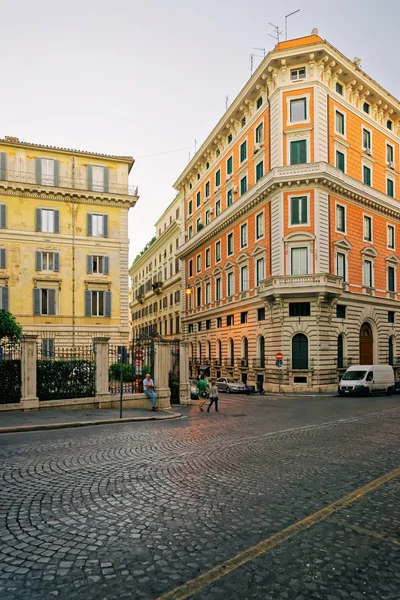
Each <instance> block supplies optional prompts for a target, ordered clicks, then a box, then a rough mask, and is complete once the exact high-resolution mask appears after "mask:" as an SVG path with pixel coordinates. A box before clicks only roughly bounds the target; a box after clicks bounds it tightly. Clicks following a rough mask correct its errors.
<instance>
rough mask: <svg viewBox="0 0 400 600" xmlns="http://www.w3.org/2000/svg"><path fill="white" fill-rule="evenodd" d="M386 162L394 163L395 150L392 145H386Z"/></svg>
mask: <svg viewBox="0 0 400 600" xmlns="http://www.w3.org/2000/svg"><path fill="white" fill-rule="evenodd" d="M386 162H387V163H388V164H390V163H391V164H393V163H394V148H393V146H391V145H390V144H386Z"/></svg>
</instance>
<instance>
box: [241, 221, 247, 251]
mask: <svg viewBox="0 0 400 600" xmlns="http://www.w3.org/2000/svg"><path fill="white" fill-rule="evenodd" d="M246 246H247V223H244V224H243V225H241V226H240V248H246Z"/></svg>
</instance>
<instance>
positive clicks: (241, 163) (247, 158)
mask: <svg viewBox="0 0 400 600" xmlns="http://www.w3.org/2000/svg"><path fill="white" fill-rule="evenodd" d="M244 143H246V158H245V159H244V160H242V159H241V157H240V148H241V147H242V145H243V144H244ZM238 152H239V166H241V165H244V164H245V163H246V162H247V161H248V160H249V140H248V136H247V135H246V136H245V137H244V138H243V139H242V140H241V141H240V144H239V145H238ZM232 162H233V161H232ZM232 167H233V165H232Z"/></svg>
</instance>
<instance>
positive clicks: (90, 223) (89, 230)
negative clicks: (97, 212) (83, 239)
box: [87, 213, 93, 235]
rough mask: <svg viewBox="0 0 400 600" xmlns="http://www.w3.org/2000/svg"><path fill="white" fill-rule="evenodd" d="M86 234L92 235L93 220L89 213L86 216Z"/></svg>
mask: <svg viewBox="0 0 400 600" xmlns="http://www.w3.org/2000/svg"><path fill="white" fill-rule="evenodd" d="M87 234H88V235H93V219H92V215H91V214H90V213H88V216H87Z"/></svg>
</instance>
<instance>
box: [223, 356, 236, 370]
mask: <svg viewBox="0 0 400 600" xmlns="http://www.w3.org/2000/svg"><path fill="white" fill-rule="evenodd" d="M224 366H225V367H227V368H228V369H233V367H234V366H235V359H234V358H232V357H229V358H225V359H224Z"/></svg>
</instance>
